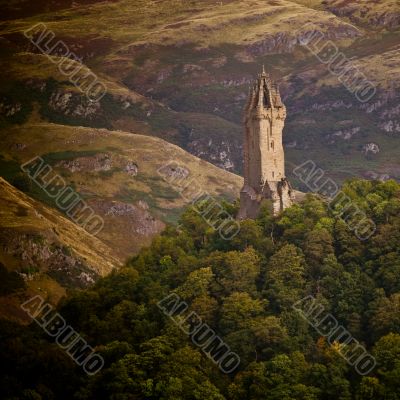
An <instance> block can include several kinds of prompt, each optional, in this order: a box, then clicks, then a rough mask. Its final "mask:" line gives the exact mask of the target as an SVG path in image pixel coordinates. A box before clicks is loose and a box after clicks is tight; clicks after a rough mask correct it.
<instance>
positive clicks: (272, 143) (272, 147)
mask: <svg viewBox="0 0 400 400" xmlns="http://www.w3.org/2000/svg"><path fill="white" fill-rule="evenodd" d="M271 149H272V150H274V141H272V142H271Z"/></svg>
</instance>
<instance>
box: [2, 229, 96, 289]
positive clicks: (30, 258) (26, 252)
mask: <svg viewBox="0 0 400 400" xmlns="http://www.w3.org/2000/svg"><path fill="white" fill-rule="evenodd" d="M0 237H1V240H0V242H1V243H2V244H1V246H2V249H1V250H2V252H4V253H5V254H8V255H9V256H11V257H14V258H17V259H20V260H21V261H22V263H23V265H24V267H22V268H21V269H20V270H19V272H20V274H21V275H22V276H23V277H24V279H25V280H31V279H33V278H34V277H35V275H36V274H43V273H44V272H45V273H46V274H47V275H49V276H50V277H52V278H53V279H55V280H56V281H57V282H58V283H60V285H61V286H66V287H74V288H76V287H81V288H82V287H87V286H88V285H90V284H92V283H94V282H95V280H96V279H97V278H98V277H99V275H98V274H97V273H96V272H95V271H93V270H92V269H91V268H90V267H89V266H88V265H87V264H86V263H85V262H84V260H83V259H82V258H81V257H79V256H78V255H77V254H76V253H75V252H74V251H73V249H71V248H70V247H66V246H64V245H62V244H60V243H58V242H57V238H56V235H55V234H54V233H53V232H49V233H48V235H46V236H44V235H30V234H18V233H16V232H14V231H11V230H1V231H0Z"/></svg>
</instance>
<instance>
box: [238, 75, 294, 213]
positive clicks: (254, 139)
mask: <svg viewBox="0 0 400 400" xmlns="http://www.w3.org/2000/svg"><path fill="white" fill-rule="evenodd" d="M285 118H286V107H285V106H284V104H283V103H282V99H281V96H280V93H279V89H278V86H277V85H276V84H275V83H273V82H272V80H271V78H270V77H269V75H268V74H267V73H266V72H265V70H264V67H263V70H262V73H261V74H259V76H258V79H257V80H256V81H255V83H254V85H253V87H252V88H251V89H250V94H249V99H248V102H247V105H246V107H245V112H244V127H245V132H244V146H243V148H244V151H243V153H244V154H243V155H244V186H243V188H242V191H241V193H240V211H239V214H238V218H239V219H245V218H255V217H256V216H257V214H258V212H259V208H260V205H261V202H262V200H263V199H270V200H271V201H272V208H273V213H274V215H276V214H278V213H279V212H281V211H282V210H284V209H285V208H286V207H289V206H291V205H292V202H293V200H294V198H293V194H292V190H291V186H290V184H289V181H288V180H287V179H286V176H285V155H284V151H283V146H282V131H283V126H284V123H285Z"/></svg>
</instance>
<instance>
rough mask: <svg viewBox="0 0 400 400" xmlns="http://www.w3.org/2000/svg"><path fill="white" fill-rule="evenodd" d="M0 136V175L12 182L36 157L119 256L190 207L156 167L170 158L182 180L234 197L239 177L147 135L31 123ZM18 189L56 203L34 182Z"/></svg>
mask: <svg viewBox="0 0 400 400" xmlns="http://www.w3.org/2000/svg"><path fill="white" fill-rule="evenodd" d="M0 140H1V143H2V146H1V150H0V155H1V157H2V158H1V160H0V161H1V173H2V175H3V176H4V177H5V178H6V179H8V180H9V181H11V182H13V181H14V180H17V181H18V179H19V178H20V176H21V170H20V165H21V164H23V163H25V162H27V161H29V160H31V159H32V158H34V157H37V156H40V157H42V158H43V159H44V160H45V162H46V163H47V164H48V165H51V166H52V168H53V171H54V174H58V175H60V176H62V177H63V179H64V180H65V181H66V183H67V184H68V185H70V186H71V187H73V189H74V190H75V192H76V193H78V194H79V195H80V196H81V197H82V198H83V199H84V200H85V201H86V202H87V203H88V205H89V206H90V207H92V209H93V210H94V211H95V213H96V215H99V216H100V217H102V218H103V220H104V228H103V229H102V230H101V232H100V233H99V234H98V238H99V239H100V240H102V241H103V242H104V243H105V244H106V245H108V246H109V247H110V248H112V249H113V252H114V253H115V254H116V255H117V256H118V257H119V258H120V259H125V258H126V257H128V256H130V255H132V254H133V253H135V252H137V251H138V249H139V248H141V247H142V246H143V245H146V244H149V243H150V241H151V239H152V238H153V237H154V236H155V235H156V234H157V233H159V232H160V231H161V230H162V229H163V228H164V227H165V224H166V223H167V222H176V220H177V218H178V216H179V214H180V213H181V211H182V210H183V208H184V207H187V206H189V205H190V199H185V198H184V197H183V196H181V195H180V194H179V192H178V189H177V188H176V187H174V186H173V185H171V184H170V183H168V179H164V178H165V177H164V175H162V174H159V173H158V172H157V171H158V170H159V169H160V168H163V166H167V170H168V168H169V167H168V165H169V164H171V163H175V164H176V165H177V166H179V167H181V168H183V170H184V171H185V174H186V175H185V176H186V177H187V183H190V182H192V180H193V183H192V185H194V186H195V185H197V186H196V187H201V188H202V190H203V191H204V193H208V194H210V195H212V196H214V197H215V198H216V199H220V198H221V199H222V198H225V199H229V200H233V199H235V198H237V196H238V194H239V190H240V187H241V185H242V179H241V178H240V177H239V176H237V175H234V174H232V173H229V172H226V171H224V170H221V169H219V168H217V167H215V166H213V165H212V164H209V163H207V162H205V161H203V160H200V159H198V158H196V157H194V156H192V155H191V154H189V153H187V152H185V151H184V150H182V149H180V148H179V147H177V146H175V145H172V144H169V143H167V142H165V141H163V140H161V139H158V138H154V137H150V136H144V135H137V134H132V133H127V132H121V131H108V130H106V129H94V128H85V127H72V126H63V125H57V124H51V123H33V122H32V123H28V124H26V125H22V126H15V127H10V128H8V129H4V130H2V131H1V132H0ZM171 165H174V164H171ZM171 168H172V167H171ZM170 173H171V174H173V171H172V170H171V171H170ZM25 189H26V191H27V193H29V194H30V195H31V196H34V197H35V198H36V199H37V200H40V201H42V202H45V203H47V204H49V205H51V206H53V207H55V208H57V206H56V204H54V199H51V198H49V196H47V195H46V193H45V192H44V191H43V190H42V189H40V187H38V186H37V185H36V184H34V183H32V184H30V185H28V186H27V185H25Z"/></svg>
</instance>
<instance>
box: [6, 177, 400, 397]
mask: <svg viewBox="0 0 400 400" xmlns="http://www.w3.org/2000/svg"><path fill="white" fill-rule="evenodd" d="M342 190H343V192H344V193H345V194H346V195H347V196H349V197H350V198H351V200H352V201H353V202H354V203H355V204H357V206H358V207H359V208H360V209H362V210H363V211H364V212H365V213H366V215H367V216H368V217H369V218H371V219H372V220H373V221H374V222H375V224H376V227H377V229H376V232H375V233H374V234H373V235H372V236H371V237H370V238H368V239H367V240H359V239H358V238H357V237H356V236H355V234H354V232H352V231H351V230H350V229H349V227H348V221H347V220H346V218H344V217H343V213H342V212H341V210H340V204H339V205H336V206H334V207H329V205H328V203H327V201H326V200H325V199H323V198H321V197H319V196H317V195H313V194H308V195H307V196H306V198H305V200H304V201H302V202H301V203H300V204H296V205H293V206H292V207H290V208H288V209H286V210H285V211H284V212H283V213H281V214H280V215H279V216H277V217H274V216H272V215H271V213H270V211H269V209H270V208H269V207H268V204H267V203H266V204H265V206H264V207H263V208H262V211H261V213H260V215H259V217H258V218H257V219H255V220H245V221H243V222H241V224H240V231H239V233H238V234H237V235H236V236H234V237H233V238H232V240H224V239H223V238H221V237H220V235H219V234H218V232H216V231H215V230H214V229H213V228H212V227H210V226H209V225H208V224H207V222H206V221H204V219H203V218H202V217H201V215H200V214H199V213H198V212H197V211H196V210H194V209H193V208H190V207H188V208H187V209H186V211H185V212H184V213H183V214H182V216H181V218H180V221H179V225H176V226H173V225H170V226H168V227H167V228H166V229H165V230H164V231H163V233H162V234H161V235H159V236H157V237H156V238H155V239H154V240H153V242H152V244H151V245H150V246H149V247H147V248H144V249H142V250H141V251H140V252H139V253H138V254H137V255H136V256H134V257H132V258H131V259H129V260H128V261H127V263H126V265H125V266H124V267H123V268H121V269H119V270H116V271H114V272H113V273H111V274H110V275H108V276H107V277H105V278H102V279H100V280H99V281H98V282H97V283H96V284H95V285H94V286H92V287H90V288H89V289H85V290H75V291H70V293H69V294H68V296H67V297H66V298H64V299H63V300H62V301H61V303H60V304H59V306H58V308H57V312H58V313H59V314H60V315H61V316H62V317H63V318H64V319H65V320H66V321H67V322H68V324H69V325H71V326H72V327H73V329H74V330H75V331H77V332H79V334H80V335H81V336H82V337H83V338H84V339H85V340H86V341H87V343H88V344H90V346H92V347H93V348H94V349H95V351H96V352H97V353H98V354H100V355H101V356H102V357H103V359H104V367H103V368H102V369H101V370H100V371H99V372H97V373H96V374H92V375H88V374H86V373H85V372H84V371H83V369H82V368H81V367H80V366H79V365H77V364H76V363H74V361H73V360H72V359H71V358H70V357H69V356H68V354H66V352H65V351H64V350H63V349H62V348H60V347H59V346H58V345H57V343H56V342H55V340H54V339H53V338H51V337H50V336H49V335H47V334H46V333H45V332H44V331H43V330H42V329H41V328H40V327H39V326H38V325H37V324H35V323H34V322H32V323H31V324H30V325H28V326H21V325H18V324H17V323H14V322H11V321H2V322H1V324H0V355H1V359H2V360H3V362H2V365H1V367H0V368H1V378H0V380H1V382H0V392H1V397H2V398H3V399H7V400H16V399H22V400H28V399H29V400H40V399H43V400H44V399H46V400H50V399H61V400H63V399H69V400H71V399H79V400H89V399H96V400H103V399H104V400H142V399H151V400H153V399H154V400H156V399H157V400H158V399H159V400H168V399H175V400H192V399H196V400H197V399H198V400H224V399H226V400H261V399H265V400H353V399H354V400H399V399H400V254H399V253H400V184H398V183H396V182H395V181H393V180H389V181H386V182H378V181H365V180H356V179H355V180H351V181H348V182H346V183H345V184H344V186H343V188H342ZM204 206H206V205H204ZM224 207H225V209H226V211H227V214H229V215H235V213H236V212H237V210H238V207H239V205H238V204H237V202H236V203H233V204H231V203H227V202H225V203H224ZM17 288H18V285H16V289H15V290H17ZM171 294H174V296H176V298H179V299H180V301H182V302H183V304H185V305H187V310H186V313H187V314H188V313H190V312H192V315H196V317H197V319H199V318H200V319H201V321H202V322H203V323H204V324H207V326H208V327H209V328H210V329H212V331H213V332H214V333H215V335H217V336H218V338H220V339H221V341H222V342H223V343H225V344H226V345H227V346H229V348H230V350H231V351H232V352H234V353H235V354H237V356H238V357H239V359H240V362H239V364H238V365H237V367H236V368H235V369H234V370H233V371H224V370H223V369H222V368H219V366H218V364H217V363H216V362H214V361H213V360H212V359H210V357H209V356H207V354H206V353H205V352H204V351H203V350H202V349H201V347H200V346H199V345H197V344H196V343H195V341H194V340H193V329H191V328H193V326H192V327H191V326H190V325H191V324H192V325H193V324H195V323H196V322H195V321H194V320H191V319H190V318H189V319H186V320H185V322H184V323H185V324H186V328H185V329H182V326H179V325H178V324H177V319H176V318H175V319H174V318H171V317H170V315H167V314H168V313H166V312H164V311H163V309H162V307H160V302H162V301H163V299H165V298H168V296H171ZM307 296H312V297H313V298H314V299H315V301H316V302H317V303H318V304H319V305H321V306H322V307H323V309H324V310H325V312H326V313H329V315H331V316H333V317H334V318H335V319H336V320H337V322H338V324H340V326H342V327H344V328H345V329H346V330H347V331H348V332H350V333H351V335H352V337H353V338H354V339H355V340H357V342H359V343H360V344H361V345H362V346H363V347H364V348H365V349H366V351H367V352H368V354H370V355H371V356H372V357H373V359H374V360H375V361H376V365H374V368H373V369H372V370H371V371H369V372H368V373H367V374H360V373H359V371H358V370H357V368H355V366H354V365H352V364H351V363H350V362H348V360H346V359H345V357H343V351H342V349H343V346H346V343H341V342H340V340H339V341H332V340H331V341H330V340H329V339H328V338H327V336H324V335H323V334H321V332H320V331H319V330H318V329H315V327H314V326H313V325H312V324H311V323H310V322H309V321H307V320H306V319H305V318H304V317H303V316H302V315H301V314H300V313H299V312H298V311H297V310H296V309H295V308H294V307H293V305H294V304H296V303H298V302H299V301H301V299H304V298H306V297H307ZM185 307H186V306H185Z"/></svg>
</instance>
